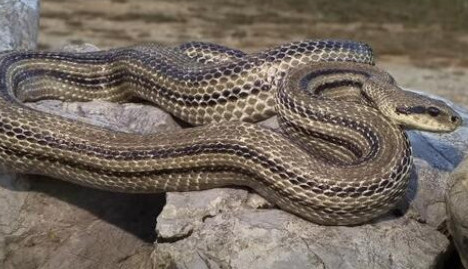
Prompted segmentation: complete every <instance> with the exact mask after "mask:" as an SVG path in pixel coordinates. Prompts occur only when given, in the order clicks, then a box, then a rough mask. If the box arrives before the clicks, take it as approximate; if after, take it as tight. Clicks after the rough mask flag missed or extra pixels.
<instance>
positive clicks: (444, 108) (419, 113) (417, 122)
mask: <svg viewBox="0 0 468 269" xmlns="http://www.w3.org/2000/svg"><path fill="white" fill-rule="evenodd" d="M400 91H403V92H404V94H403V95H402V96H401V98H399V100H398V99H396V100H393V101H391V102H389V103H388V104H386V106H385V107H386V108H385V109H384V110H386V111H382V112H383V113H384V114H385V115H386V116H387V117H388V118H390V119H391V120H392V121H394V122H395V123H397V124H399V125H401V126H402V127H404V128H407V129H418V130H422V131H429V132H452V131H454V130H455V129H457V128H458V127H459V126H460V125H461V124H462V118H461V116H460V115H459V114H458V113H457V112H456V111H454V110H453V109H452V108H451V107H450V106H448V105H447V104H446V103H445V102H443V101H440V100H436V99H432V98H430V97H427V96H424V95H421V94H417V93H414V92H409V91H404V90H401V89H400Z"/></svg>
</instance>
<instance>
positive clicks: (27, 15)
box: [0, 0, 39, 51]
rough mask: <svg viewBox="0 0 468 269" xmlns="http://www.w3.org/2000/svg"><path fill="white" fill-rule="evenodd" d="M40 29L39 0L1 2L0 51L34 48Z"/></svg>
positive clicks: (6, 0) (5, 0) (8, 0)
mask: <svg viewBox="0 0 468 269" xmlns="http://www.w3.org/2000/svg"><path fill="white" fill-rule="evenodd" d="M38 30H39V0H4V1H2V2H1V3H0V51H4V50H11V49H34V48H36V45H37V34H38Z"/></svg>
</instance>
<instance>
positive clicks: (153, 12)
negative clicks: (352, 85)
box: [39, 0, 468, 105]
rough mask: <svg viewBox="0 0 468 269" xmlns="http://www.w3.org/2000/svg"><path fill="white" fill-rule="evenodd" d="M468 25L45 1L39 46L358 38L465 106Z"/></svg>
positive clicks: (455, 14) (454, 6) (412, 14)
mask: <svg viewBox="0 0 468 269" xmlns="http://www.w3.org/2000/svg"><path fill="white" fill-rule="evenodd" d="M466 18H468V2H467V1H463V0H453V1H451V4H450V5H448V4H447V2H446V1H443V0H432V1H424V3H422V2H420V1H418V3H408V1H404V0H395V1H389V2H382V1H358V0H350V1H333V3H329V1H325V0H316V1H306V0H285V1H266V0H257V1H247V0H224V1H214V0H191V1H190V0H172V1H169V0H167V1H151V0H132V1H130V0H100V1H94V0H43V1H42V3H41V29H40V36H39V47H40V48H42V49H52V48H57V47H61V46H63V45H65V44H70V43H72V44H82V43H92V44H95V45H97V46H99V47H101V48H110V47H119V46H127V45H131V44H135V43H142V42H157V43H162V44H166V45H175V44H179V43H182V42H187V41H192V40H203V41H209V42H215V43H219V44H223V45H226V46H230V47H235V48H238V49H242V50H245V51H248V52H252V51H256V50H261V49H263V48H265V47H271V46H275V45H278V44H281V43H286V42H290V41H294V40H300V39H306V38H340V39H355V40H361V41H365V42H367V43H369V44H371V45H372V47H373V48H374V50H375V53H376V55H377V60H378V62H379V63H381V64H382V65H383V66H391V67H392V68H391V69H392V70H394V71H393V74H394V75H395V76H396V78H397V79H398V81H399V82H400V84H402V85H403V86H406V87H410V88H417V89H420V90H427V91H430V92H432V93H436V94H440V95H442V96H444V97H447V98H449V99H452V100H454V101H456V102H459V103H463V104H465V105H468V94H466V93H465V85H468V84H467V82H468V78H467V75H466V74H468V73H467V70H468V54H467V53H466V48H467V47H468V19H466ZM400 67H401V68H403V67H412V68H420V70H423V71H424V72H426V73H427V72H429V73H431V71H434V72H433V74H432V73H431V75H428V78H427V79H428V80H431V79H432V78H435V79H436V80H437V81H440V79H441V78H440V75H438V74H444V76H445V77H444V78H447V79H448V80H447V81H448V82H447V85H449V86H448V87H441V86H440V83H439V84H437V85H433V83H427V81H426V79H415V78H413V77H411V76H410V77H409V76H408V75H407V72H405V71H404V69H401V68H400ZM395 70H396V72H395ZM400 70H403V71H400ZM418 70H419V69H418ZM399 74H401V75H399ZM446 88H447V89H446Z"/></svg>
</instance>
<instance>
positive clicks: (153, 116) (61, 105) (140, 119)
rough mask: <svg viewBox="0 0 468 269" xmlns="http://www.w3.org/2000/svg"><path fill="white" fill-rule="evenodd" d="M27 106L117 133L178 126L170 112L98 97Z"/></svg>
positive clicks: (45, 101) (37, 103)
mask: <svg viewBox="0 0 468 269" xmlns="http://www.w3.org/2000/svg"><path fill="white" fill-rule="evenodd" d="M28 105H29V106H31V107H34V108H36V109H39V110H41V111H46V112H49V113H52V114H59V115H62V116H64V117H67V118H71V119H75V120H79V121H83V122H87V123H90V124H93V125H97V126H101V127H105V128H107V129H112V130H115V131H120V132H127V133H140V134H148V133H154V132H167V131H171V130H172V131H173V130H177V129H180V128H181V127H180V126H179V125H178V124H177V123H176V122H175V121H174V119H173V118H172V116H171V115H169V114H167V113H166V112H164V111H162V110H161V109H159V108H157V107H154V106H149V105H142V104H134V103H126V104H117V103H111V102H107V101H99V100H95V101H91V102H71V103H68V102H61V101H57V100H43V101H39V102H35V103H29V104H28Z"/></svg>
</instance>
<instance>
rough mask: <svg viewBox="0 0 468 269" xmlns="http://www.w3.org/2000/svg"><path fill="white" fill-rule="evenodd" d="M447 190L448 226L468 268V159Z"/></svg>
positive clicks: (454, 174)
mask: <svg viewBox="0 0 468 269" xmlns="http://www.w3.org/2000/svg"><path fill="white" fill-rule="evenodd" d="M449 182H450V188H449V191H448V192H447V197H446V198H447V210H448V216H449V221H448V228H449V230H450V233H451V235H452V237H453V241H454V243H455V246H456V248H457V249H458V253H459V254H460V258H461V261H462V263H463V265H464V266H465V268H468V159H467V160H465V161H464V162H463V163H462V164H461V165H460V167H459V168H458V169H457V170H456V172H455V173H453V174H452V175H451V179H450V181H449Z"/></svg>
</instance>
